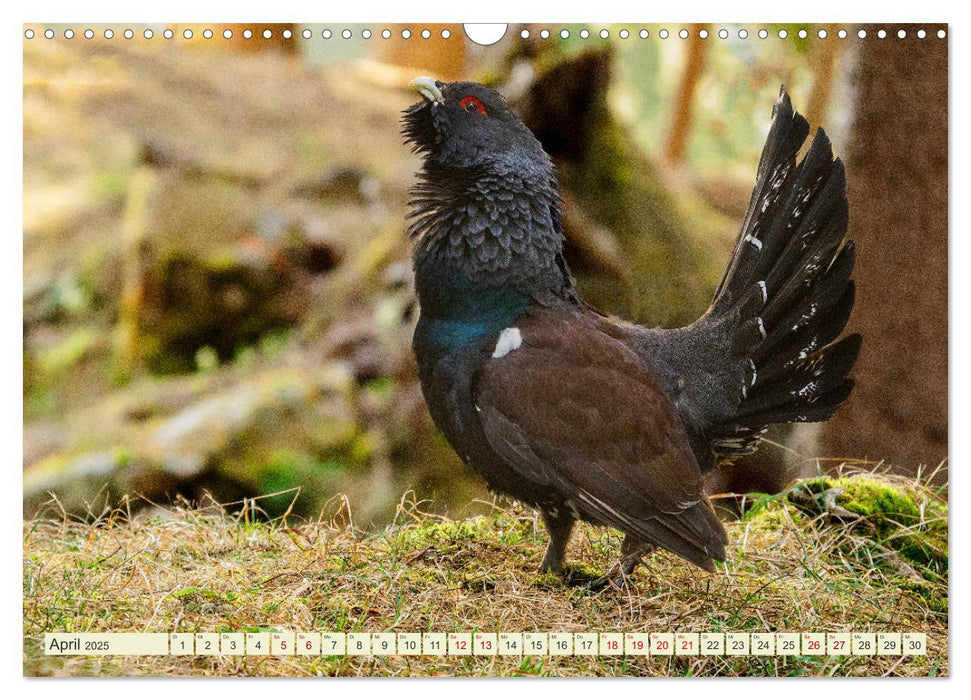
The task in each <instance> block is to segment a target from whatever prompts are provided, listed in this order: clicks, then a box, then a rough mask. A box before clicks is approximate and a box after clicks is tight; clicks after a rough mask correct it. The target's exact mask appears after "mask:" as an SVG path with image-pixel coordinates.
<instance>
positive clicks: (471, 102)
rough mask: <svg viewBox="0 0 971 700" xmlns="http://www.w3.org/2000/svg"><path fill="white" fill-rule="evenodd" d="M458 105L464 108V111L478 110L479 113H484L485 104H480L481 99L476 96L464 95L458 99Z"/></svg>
mask: <svg viewBox="0 0 971 700" xmlns="http://www.w3.org/2000/svg"><path fill="white" fill-rule="evenodd" d="M459 107H461V108H462V109H464V110H465V111H466V112H478V113H479V114H485V113H486V109H485V105H484V104H482V100H480V99H479V98H478V97H473V96H472V95H466V96H465V97H463V98H462V99H461V100H459Z"/></svg>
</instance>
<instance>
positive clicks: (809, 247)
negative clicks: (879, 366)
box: [711, 91, 861, 455]
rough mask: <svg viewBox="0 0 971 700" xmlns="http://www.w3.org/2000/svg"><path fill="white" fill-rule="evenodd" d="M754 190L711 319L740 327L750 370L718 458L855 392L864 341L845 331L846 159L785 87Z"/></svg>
mask: <svg viewBox="0 0 971 700" xmlns="http://www.w3.org/2000/svg"><path fill="white" fill-rule="evenodd" d="M773 115H774V119H773V122H772V127H771V130H770V132H769V136H768V138H767V140H766V144H765V148H764V150H763V152H762V158H761V160H760V162H759V168H758V176H757V178H756V184H755V190H754V192H753V193H752V200H751V202H750V204H749V209H748V213H747V215H746V217H745V220H744V223H743V226H742V230H741V233H740V234H739V238H738V241H737V242H736V245H735V249H734V252H733V255H732V259H731V262H730V263H729V265H728V268H727V270H726V272H725V276H724V277H723V279H722V281H721V284H720V285H719V287H718V291H717V292H716V294H715V300H714V302H713V306H712V310H711V313H712V314H714V315H716V316H718V317H722V318H725V319H726V320H730V321H731V322H732V323H734V324H735V325H734V331H733V334H732V341H731V351H730V352H731V355H732V358H733V359H732V361H733V362H737V363H739V364H740V366H741V367H742V368H743V374H744V380H743V384H742V387H741V389H740V391H741V403H740V404H739V407H738V411H737V413H736V415H735V416H734V417H733V418H732V419H730V420H728V421H726V422H725V423H723V424H722V425H719V426H716V427H715V428H714V429H713V430H712V432H711V438H712V442H713V445H714V446H715V450H716V452H719V453H721V454H725V455H739V454H745V453H747V452H751V451H752V450H753V449H754V446H755V443H756V439H757V438H758V437H759V436H760V435H761V434H762V433H763V432H764V430H765V427H766V426H767V425H768V424H770V423H783V422H802V421H807V422H812V421H822V420H826V419H827V418H829V417H830V416H831V415H832V414H833V412H834V411H835V410H836V409H837V408H838V407H839V405H840V404H841V403H843V402H844V401H845V400H846V398H847V397H848V396H849V394H850V391H851V389H852V387H853V380H852V379H849V378H848V376H847V375H848V374H849V372H850V371H851V370H852V368H853V365H854V363H855V362H856V358H857V355H858V354H859V351H860V344H861V338H860V336H859V335H856V334H854V335H850V336H847V337H845V338H843V339H841V340H836V339H837V338H838V337H839V335H840V334H841V333H842V332H843V329H844V328H845V326H846V323H847V320H848V319H849V315H850V312H851V310H852V308H853V301H854V291H855V290H854V285H853V281H852V280H851V279H850V276H851V274H852V272H853V264H854V261H855V248H854V246H853V242H852V241H849V240H844V239H845V236H846V227H847V222H848V205H847V201H846V176H845V172H844V168H843V163H842V161H841V160H840V159H839V158H835V159H834V158H833V152H832V147H831V145H830V141H829V138H828V137H827V136H826V133H825V132H824V131H823V130H822V129H818V130H817V132H816V135H815V137H814V138H813V141H812V144H811V146H810V148H809V150H808V152H807V154H806V156H805V157H804V158H803V159H802V161H801V162H800V163H799V164H798V165H797V164H796V155H797V153H798V151H799V150H800V148H801V147H802V145H803V143H804V141H805V139H806V137H807V135H808V133H809V124H808V122H807V121H806V120H805V118H803V117H802V115H800V114H799V113H798V112H794V111H793V109H792V103H791V102H790V100H789V96H788V95H787V94H786V93H785V91H782V92H781V94H780V98H779V101H778V102H777V103H776V106H775V108H774V110H773Z"/></svg>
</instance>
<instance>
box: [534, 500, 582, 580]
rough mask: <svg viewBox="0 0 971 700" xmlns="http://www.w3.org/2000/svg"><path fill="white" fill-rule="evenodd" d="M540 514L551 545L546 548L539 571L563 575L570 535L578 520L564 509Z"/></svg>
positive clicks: (542, 511) (543, 511)
mask: <svg viewBox="0 0 971 700" xmlns="http://www.w3.org/2000/svg"><path fill="white" fill-rule="evenodd" d="M540 514H541V515H542V516H543V524H544V525H545V526H546V531H547V532H548V533H549V534H550V543H549V545H547V547H546V556H544V557H543V562H542V563H541V564H540V565H539V570H540V571H544V572H545V571H548V572H550V573H554V574H557V575H559V574H562V573H563V559H564V558H565V556H566V546H567V544H569V542H570V533H571V532H573V523H574V522H576V520H575V519H574V517H573V515H572V514H571V513H570V512H569V511H567V510H565V509H562V508H561V509H552V510H540Z"/></svg>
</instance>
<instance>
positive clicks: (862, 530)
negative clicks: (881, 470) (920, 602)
mask: <svg viewBox="0 0 971 700" xmlns="http://www.w3.org/2000/svg"><path fill="white" fill-rule="evenodd" d="M784 497H785V498H787V499H788V501H789V502H790V503H791V504H795V506H796V507H797V508H798V509H799V510H801V511H802V512H803V513H806V514H808V515H812V516H816V515H820V514H824V513H826V514H829V515H831V516H833V517H834V518H835V519H836V520H838V521H839V522H841V523H844V524H845V525H846V527H848V528H849V527H853V532H854V534H855V535H857V536H859V535H863V536H865V537H867V538H868V539H870V540H872V541H873V542H874V543H875V544H876V545H878V546H879V547H883V548H886V549H889V550H892V551H894V552H896V553H897V554H898V555H900V557H902V558H903V559H904V560H905V561H906V562H907V563H908V564H910V565H911V566H913V567H914V568H915V569H916V570H917V571H918V572H919V573H920V574H921V576H923V577H924V578H927V579H929V580H935V581H936V580H941V579H944V578H946V577H947V571H948V505H947V503H946V502H944V501H942V500H940V499H939V498H937V497H936V496H935V495H933V494H932V493H931V492H929V491H927V490H924V489H922V488H921V487H919V486H917V485H908V484H902V483H899V482H889V481H883V480H881V479H879V478H877V477H873V476H862V475H854V476H844V477H820V478H814V479H807V480H805V481H802V482H799V483H797V484H796V485H795V486H793V487H792V488H791V489H789V490H788V491H787V492H786V493H785V494H784ZM771 500H772V499H766V500H765V501H763V503H762V504H760V505H761V506H762V507H764V504H765V503H768V502H770V501H771ZM754 511H755V512H754V513H753V514H752V515H754V516H756V517H759V512H758V511H759V508H758V507H757V508H756V509H754ZM749 517H752V516H749ZM761 517H765V516H764V515H762V516H761Z"/></svg>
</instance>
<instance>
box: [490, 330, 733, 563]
mask: <svg viewBox="0 0 971 700" xmlns="http://www.w3.org/2000/svg"><path fill="white" fill-rule="evenodd" d="M608 323H609V322H608V321H605V320H604V319H598V318H593V317H591V316H587V315H584V314H580V313H577V314H575V315H565V314H562V312H561V313H557V314H555V315H554V314H551V313H548V312H533V313H529V314H527V315H525V316H523V317H521V318H520V319H519V320H518V321H517V323H516V327H517V328H518V329H519V331H520V335H521V337H522V343H521V345H519V347H517V348H515V349H513V350H510V351H508V352H507V353H505V354H504V355H502V356H501V357H493V358H491V359H490V360H489V361H488V362H487V363H486V365H485V367H484V369H483V372H482V374H481V377H480V380H479V383H478V385H477V387H476V407H477V409H478V411H479V416H480V418H481V421H482V426H483V429H484V431H485V434H486V438H487V440H488V441H489V444H490V446H491V447H492V449H493V450H495V451H496V452H497V453H498V454H499V455H500V456H501V457H502V458H503V460H504V461H506V462H507V463H508V464H509V465H510V466H511V467H512V468H513V469H515V470H516V471H517V472H519V473H521V474H522V476H523V478H524V479H528V480H529V481H531V482H535V483H537V484H542V485H545V486H548V487H552V488H553V489H555V490H556V491H558V492H559V494H560V495H561V496H562V497H563V498H564V499H568V500H571V501H573V502H574V503H575V505H576V507H577V509H578V510H579V511H580V512H581V513H582V514H584V515H585V516H586V517H588V518H590V519H593V520H596V521H600V522H602V523H604V524H606V525H611V526H614V527H616V528H618V529H619V530H622V531H624V532H627V533H630V534H633V535H636V536H638V537H640V538H643V539H645V540H647V541H649V542H653V543H655V544H659V545H661V546H663V547H665V548H667V549H670V550H672V551H674V552H675V553H677V554H679V555H681V556H683V557H685V558H686V559H689V560H690V561H693V562H695V563H697V564H699V565H700V566H703V567H705V568H709V569H710V568H712V563H711V558H716V559H723V558H724V544H725V542H726V539H725V533H724V529H723V528H722V526H721V523H720V522H719V521H718V519H717V517H716V516H715V514H714V512H713V511H712V508H711V506H710V505H709V503H708V502H707V500H706V499H705V496H704V493H703V491H702V479H701V474H700V471H699V469H698V465H697V463H696V461H695V458H694V454H693V453H692V451H691V449H690V447H689V444H688V436H687V434H686V432H685V430H684V428H683V426H682V425H681V423H680V421H679V419H678V418H677V416H676V414H675V411H674V407H673V406H672V405H671V402H670V401H669V399H668V397H667V395H666V394H665V393H664V391H663V389H662V388H661V386H660V385H659V384H658V382H657V381H656V380H655V379H654V377H653V375H652V374H651V372H650V370H649V368H648V367H646V366H645V365H644V363H643V361H642V360H640V359H639V358H638V357H637V356H636V355H635V354H634V353H633V352H632V351H631V350H629V349H628V348H627V347H626V345H625V344H624V343H623V341H622V339H621V338H620V337H619V335H620V334H621V333H622V329H620V328H618V327H616V326H608V325H606V324H608Z"/></svg>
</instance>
